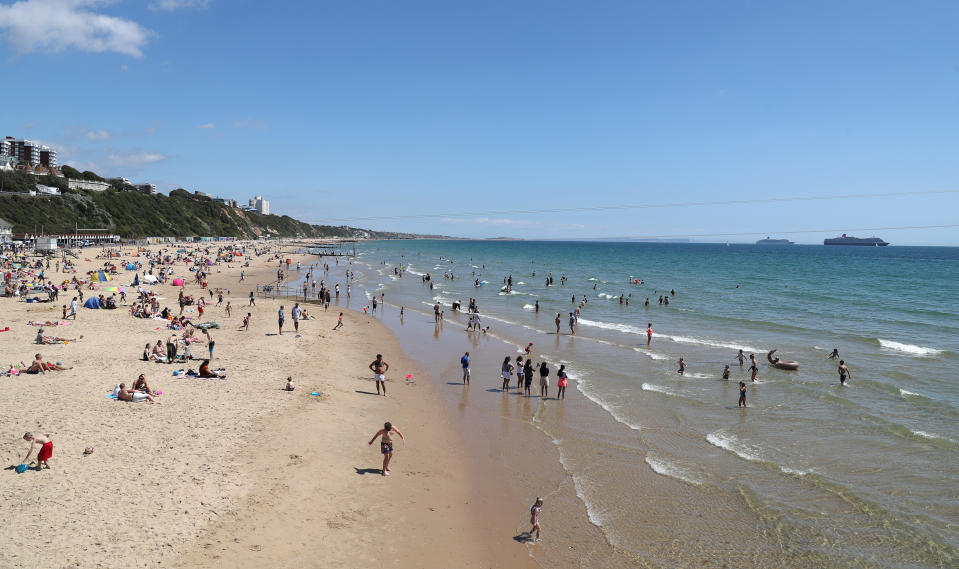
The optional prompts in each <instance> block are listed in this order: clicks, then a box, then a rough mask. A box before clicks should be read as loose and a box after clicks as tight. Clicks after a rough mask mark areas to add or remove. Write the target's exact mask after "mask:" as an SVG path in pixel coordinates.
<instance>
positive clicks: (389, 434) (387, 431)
mask: <svg viewBox="0 0 959 569" xmlns="http://www.w3.org/2000/svg"><path fill="white" fill-rule="evenodd" d="M393 433H396V434H397V435H399V437H400V438H401V439H403V440H404V441H405V440H406V437H404V436H403V433H401V432H400V430H399V429H397V428H396V427H394V426H393V424H392V423H390V422H389V421H387V422H386V423H384V424H383V428H382V429H380V430H379V431H376V434H375V435H373V438H372V439H370V442H369V444H371V445H372V444H373V442H374V441H375V440H376V438H377V437H382V439H380V452H381V453H382V454H383V468H382V469H381V470H380V473H381V474H382V475H383V476H389V475H390V460H391V459H392V458H393Z"/></svg>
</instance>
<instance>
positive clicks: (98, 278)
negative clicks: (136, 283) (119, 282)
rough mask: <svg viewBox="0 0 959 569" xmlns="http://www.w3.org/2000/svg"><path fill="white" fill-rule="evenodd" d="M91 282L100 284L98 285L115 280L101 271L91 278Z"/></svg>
mask: <svg viewBox="0 0 959 569" xmlns="http://www.w3.org/2000/svg"><path fill="white" fill-rule="evenodd" d="M90 280H91V281H94V282H98V283H105V282H107V281H109V280H113V279H111V278H110V275H109V274H107V273H106V272H105V271H102V270H100V271H97V273H96V274H95V275H93V276H92V277H90Z"/></svg>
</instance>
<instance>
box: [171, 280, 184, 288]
mask: <svg viewBox="0 0 959 569" xmlns="http://www.w3.org/2000/svg"><path fill="white" fill-rule="evenodd" d="M173 286H183V279H173Z"/></svg>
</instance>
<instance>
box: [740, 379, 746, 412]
mask: <svg viewBox="0 0 959 569" xmlns="http://www.w3.org/2000/svg"><path fill="white" fill-rule="evenodd" d="M739 406H740V407H745V406H746V382H745V381H740V382H739Z"/></svg>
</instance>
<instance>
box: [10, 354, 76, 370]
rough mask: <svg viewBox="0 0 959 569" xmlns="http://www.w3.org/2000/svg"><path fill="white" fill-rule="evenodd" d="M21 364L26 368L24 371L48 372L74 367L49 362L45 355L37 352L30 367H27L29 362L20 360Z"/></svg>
mask: <svg viewBox="0 0 959 569" xmlns="http://www.w3.org/2000/svg"><path fill="white" fill-rule="evenodd" d="M20 365H21V366H23V367H24V368H25V369H23V370H22V371H24V372H26V373H47V372H48V371H64V370H68V369H73V368H69V367H63V366H62V365H60V364H51V363H49V362H45V361H43V356H41V355H40V354H37V355H36V356H34V359H33V362H31V363H30V367H26V366H27V364H25V363H23V362H20Z"/></svg>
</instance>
